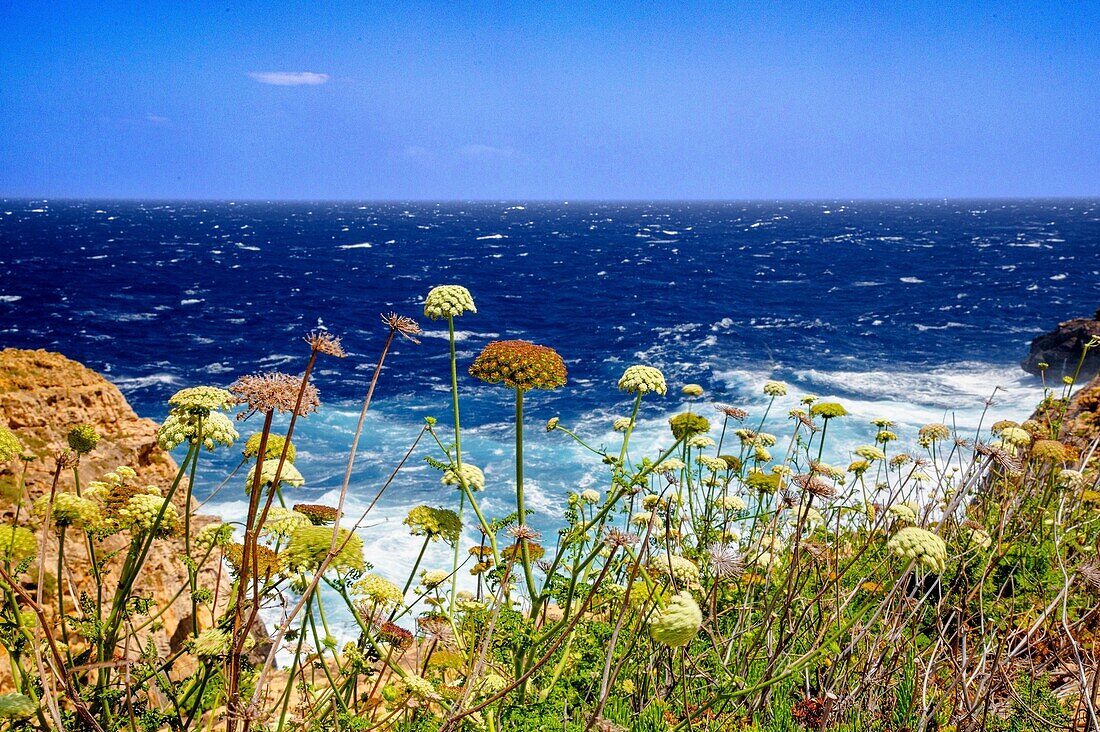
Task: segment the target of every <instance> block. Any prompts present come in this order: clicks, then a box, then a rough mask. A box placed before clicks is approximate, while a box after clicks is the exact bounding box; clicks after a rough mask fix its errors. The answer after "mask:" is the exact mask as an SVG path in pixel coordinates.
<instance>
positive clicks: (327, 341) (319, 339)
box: [305, 330, 348, 358]
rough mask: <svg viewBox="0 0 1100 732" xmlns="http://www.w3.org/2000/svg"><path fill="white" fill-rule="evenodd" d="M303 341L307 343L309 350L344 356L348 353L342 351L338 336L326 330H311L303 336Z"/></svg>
mask: <svg viewBox="0 0 1100 732" xmlns="http://www.w3.org/2000/svg"><path fill="white" fill-rule="evenodd" d="M305 342H306V343H308V344H309V348H310V350H311V351H316V352H317V353H323V354H325V355H326V356H335V357H336V358H344V357H345V356H347V355H348V354H347V353H346V352H345V351H344V348H343V346H341V345H340V338H339V337H337V336H334V335H333V334H331V333H329V332H328V331H327V330H315V331H313V332H312V333H310V334H308V335H307V336H306V337H305Z"/></svg>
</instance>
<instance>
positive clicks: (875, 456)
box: [852, 445, 886, 462]
mask: <svg viewBox="0 0 1100 732" xmlns="http://www.w3.org/2000/svg"><path fill="white" fill-rule="evenodd" d="M852 452H854V453H855V454H856V455H859V456H860V457H861V458H863V459H864V460H866V461H868V462H874V461H875V460H885V459H886V453H884V452H883V451H882V450H880V449H878V448H877V447H875V446H874V445H860V446H859V447H857V448H856V449H855V450H853V451H852Z"/></svg>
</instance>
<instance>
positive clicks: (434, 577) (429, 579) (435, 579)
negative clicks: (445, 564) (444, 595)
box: [420, 569, 451, 590]
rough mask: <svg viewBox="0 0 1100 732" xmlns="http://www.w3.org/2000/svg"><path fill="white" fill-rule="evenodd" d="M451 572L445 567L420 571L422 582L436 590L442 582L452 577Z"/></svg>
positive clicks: (430, 588)
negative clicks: (444, 568)
mask: <svg viewBox="0 0 1100 732" xmlns="http://www.w3.org/2000/svg"><path fill="white" fill-rule="evenodd" d="M450 576H451V574H450V572H447V571H446V570H443V569H429V570H425V571H423V572H421V573H420V583H421V584H422V585H424V586H425V587H427V588H428V589H429V590H434V589H435V588H436V587H439V586H440V585H441V584H443V583H444V582H446V581H447V578H448V577H450Z"/></svg>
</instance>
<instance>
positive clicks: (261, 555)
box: [224, 544, 279, 578]
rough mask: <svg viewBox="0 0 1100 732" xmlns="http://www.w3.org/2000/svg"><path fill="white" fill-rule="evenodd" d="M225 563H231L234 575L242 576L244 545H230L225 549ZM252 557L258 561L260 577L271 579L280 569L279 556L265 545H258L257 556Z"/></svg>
mask: <svg viewBox="0 0 1100 732" xmlns="http://www.w3.org/2000/svg"><path fill="white" fill-rule="evenodd" d="M224 551H225V561H227V562H229V566H230V568H232V570H233V573H234V574H236V575H238V576H239V575H240V573H241V560H242V559H243V557H244V544H230V545H229V546H227V547H225V549H224ZM251 556H253V557H255V560H256V565H255V566H256V574H257V576H259V577H264V578H266V577H270V576H271V575H272V574H274V573H275V572H277V571H278V569H279V556H278V555H277V554H276V553H275V552H273V551H271V550H270V549H268V548H267V547H266V546H264V545H263V544H258V545H256V548H255V554H252V555H251ZM251 569H252V568H251V567H249V574H251V573H252V572H251Z"/></svg>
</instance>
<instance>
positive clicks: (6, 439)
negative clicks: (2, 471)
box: [0, 427, 23, 463]
mask: <svg viewBox="0 0 1100 732" xmlns="http://www.w3.org/2000/svg"><path fill="white" fill-rule="evenodd" d="M22 452H23V443H22V442H20V441H19V438H18V437H16V436H15V433H14V432H12V431H11V430H9V429H8V428H7V427H0V463H6V462H8V461H9V460H11V459H12V458H14V457H16V456H17V455H19V454H20V453H22Z"/></svg>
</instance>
